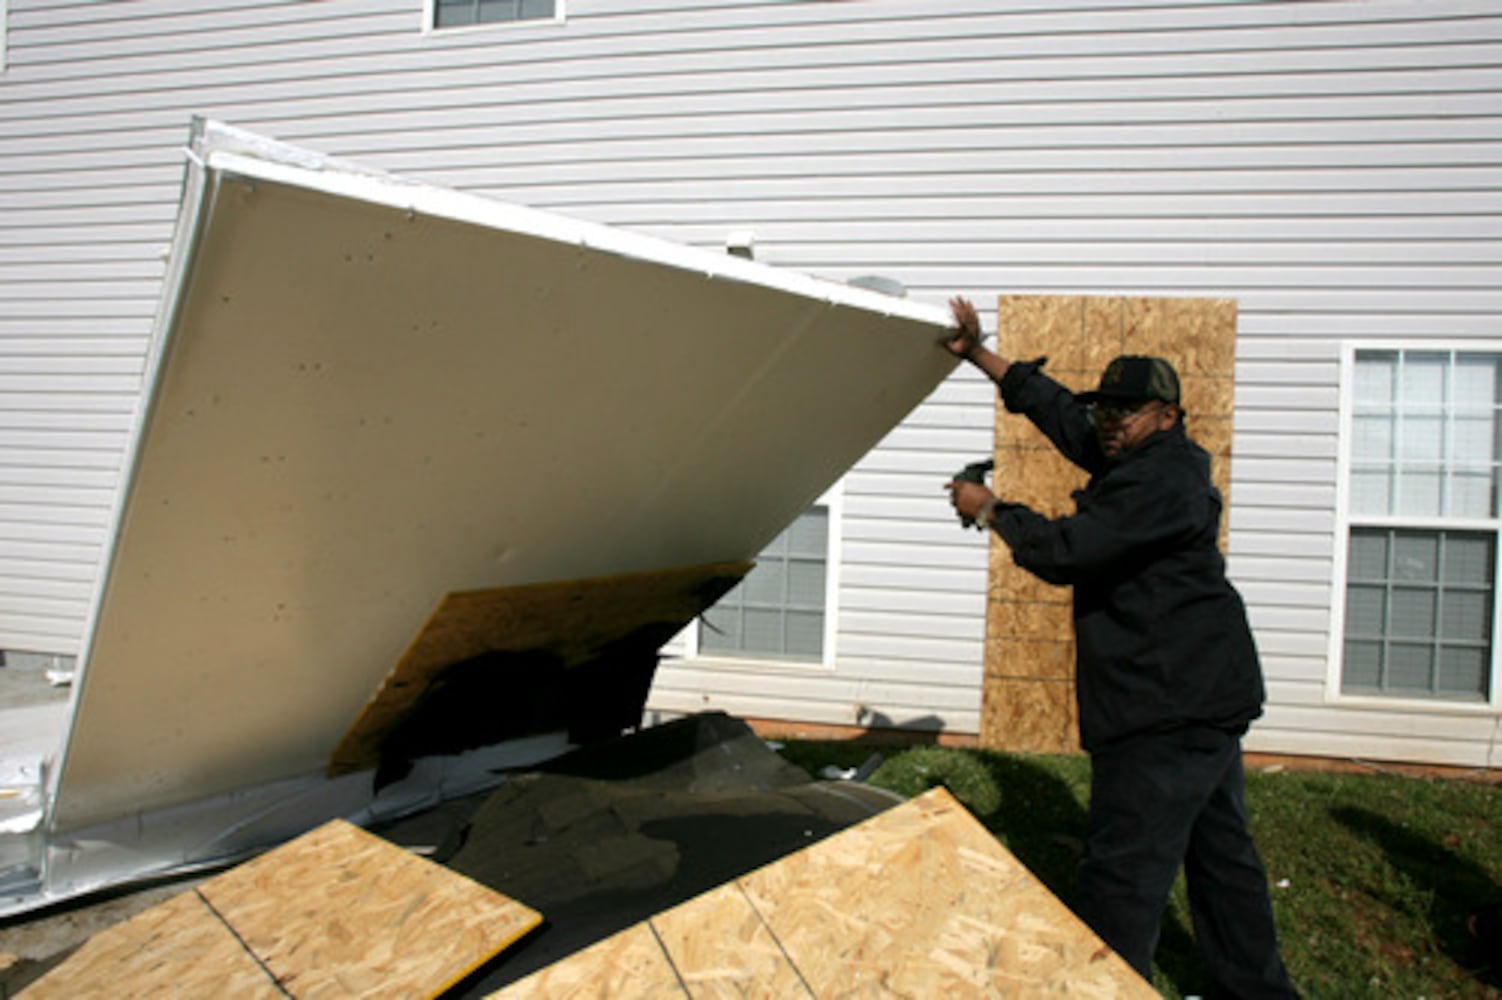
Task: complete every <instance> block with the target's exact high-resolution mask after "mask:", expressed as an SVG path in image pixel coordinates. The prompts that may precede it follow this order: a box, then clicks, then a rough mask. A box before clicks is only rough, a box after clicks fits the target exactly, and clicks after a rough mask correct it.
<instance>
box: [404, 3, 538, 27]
mask: <svg viewBox="0 0 1502 1000" xmlns="http://www.w3.org/2000/svg"><path fill="white" fill-rule="evenodd" d="M431 3H432V5H433V19H432V22H431V23H432V26H433V27H434V28H462V27H467V26H470V25H476V24H501V23H505V22H507V21H552V20H557V19H558V18H560V17H561V16H562V14H563V10H562V0H431Z"/></svg>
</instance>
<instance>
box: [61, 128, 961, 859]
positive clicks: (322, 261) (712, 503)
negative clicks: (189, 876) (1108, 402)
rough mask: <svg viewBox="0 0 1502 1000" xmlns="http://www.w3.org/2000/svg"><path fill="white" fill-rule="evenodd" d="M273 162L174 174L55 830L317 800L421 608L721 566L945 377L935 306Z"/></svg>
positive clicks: (201, 165) (206, 166)
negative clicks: (250, 798)
mask: <svg viewBox="0 0 1502 1000" xmlns="http://www.w3.org/2000/svg"><path fill="white" fill-rule="evenodd" d="M252 138H253V137H252ZM273 145H275V144H271V143H269V142H266V141H265V140H262V141H260V142H259V143H258V142H251V141H248V140H246V139H245V138H244V137H240V138H239V139H238V140H237V145H236V146H234V147H232V148H215V147H213V146H209V147H207V148H200V149H198V150H197V152H198V156H197V159H196V160H195V161H194V162H193V163H192V165H191V166H190V169H189V179H190V182H191V183H190V184H188V185H186V186H185V191H186V192H187V194H188V197H186V198H185V200H184V205H183V212H182V215H181V217H180V228H179V230H178V239H177V240H176V242H175V243H174V255H173V258H172V262H171V267H170V269H169V274H170V275H174V276H175V275H183V276H185V277H184V278H183V280H182V281H181V282H176V281H169V282H168V283H167V287H166V295H165V296H164V302H163V306H162V309H161V311H160V319H159V322H158V326H157V330H156V333H155V336H154V339H153V343H152V347H151V352H150V360H149V365H148V371H147V373H146V385H147V388H146V391H145V394H144V405H143V407H142V411H141V414H140V417H139V421H138V424H137V426H136V428H135V429H134V432H133V434H132V437H131V442H130V449H129V452H128V469H127V472H126V475H125V476H124V477H123V481H124V484H125V486H124V492H123V495H122V497H121V498H120V504H119V508H118V510H117V514H116V519H115V523H114V524H113V525H112V530H111V534H110V546H109V553H108V557H107V560H106V563H107V565H106V568H105V570H104V573H103V580H102V584H101V589H100V591H99V594H98V597H97V598H96V606H95V607H94V608H92V609H91V614H90V622H91V625H90V634H89V635H88V636H87V638H86V642H85V649H86V652H85V654H84V658H83V662H82V663H81V664H80V671H79V677H78V680H77V693H76V703H75V705H76V707H75V710H74V715H73V719H72V725H71V730H70V732H69V735H68V738H67V742H66V749H65V752H64V756H63V759H62V761H61V764H60V769H59V771H60V775H59V777H58V779H57V782H56V795H55V809H54V811H53V814H52V817H51V818H52V821H53V822H54V823H55V825H56V828H57V829H58V830H60V831H65V832H66V831H74V830H77V829H79V828H81V827H84V826H87V825H89V824H92V823H98V822H105V821H109V820H113V819H116V818H118V817H121V816H125V815H133V814H136V813H138V812H143V811H150V810H153V809H159V808H165V807H168V806H172V805H175V804H179V803H185V802H192V801H196V800H199V799H202V798H205V797H208V796H212V795H216V794H221V793H227V792H232V791H234V790H237V789H240V788H244V787H247V786H251V785H255V784H259V783H263V782H271V781H276V780H280V779H284V778H288V777H291V776H300V775H305V774H310V773H314V772H317V771H319V770H320V769H322V768H323V767H324V766H325V765H326V763H327V761H328V759H329V755H330V754H331V753H332V751H333V750H334V748H335V746H336V745H337V744H338V743H339V741H340V740H341V738H342V737H343V735H344V733H345V732H346V730H347V729H348V727H349V724H350V720H352V719H354V718H355V717H356V716H357V715H358V714H359V713H360V711H361V708H362V707H363V706H364V705H365V703H366V702H367V700H368V699H369V698H370V695H371V692H372V691H374V690H376V688H377V687H378V686H379V684H380V683H381V680H382V678H383V677H385V676H386V674H387V673H389V672H390V670H391V669H392V667H393V665H395V664H396V663H397V662H398V661H399V660H400V659H401V657H402V654H403V653H404V652H405V650H406V649H407V647H408V645H409V644H410V643H411V641H412V638H413V636H415V635H417V634H418V632H419V630H420V629H421V628H422V626H423V623H424V622H425V621H426V620H427V618H428V616H429V615H430V614H431V613H432V611H433V608H434V605H435V603H436V602H437V601H438V600H439V599H440V597H441V595H443V594H449V593H464V592H468V591H474V590H487V589H493V588H502V587H514V586H523V585H527V584H532V583H546V582H550V581H557V580H572V579H584V578H589V577H596V576H610V575H614V574H618V573H631V572H642V571H648V570H657V569H664V568H669V567H674V566H695V565H706V564H710V563H718V562H735V561H740V560H745V559H750V558H754V557H755V555H756V554H757V553H758V552H759V551H760V550H761V549H762V547H763V546H764V545H765V544H766V543H768V542H769V541H771V540H772V539H773V538H774V537H776V535H777V533H778V532H779V531H781V530H782V529H783V528H784V527H785V526H786V525H787V524H788V523H790V522H791V521H792V520H793V519H794V518H795V517H797V515H798V514H799V512H800V511H802V510H803V509H804V508H805V507H806V506H807V505H808V504H809V503H810V502H811V501H813V500H814V499H816V498H817V497H818V496H819V495H820V494H821V493H822V492H823V491H824V490H826V489H827V488H828V487H829V485H830V484H831V483H833V482H834V481H835V480H837V479H838V478H839V477H840V476H841V475H842V474H844V472H845V471H846V470H847V469H849V468H850V466H851V465H852V464H854V463H855V461H857V460H858V459H859V458H860V457H861V456H862V455H864V454H865V453H866V452H867V451H869V450H870V448H871V447H872V446H873V445H875V444H876V443H877V442H878V441H880V440H881V438H882V437H883V436H885V435H886V434H887V433H888V432H889V431H890V430H891V428H893V427H894V426H896V425H897V424H898V423H899V422H900V421H901V420H902V419H903V417H905V416H906V415H907V414H908V412H909V411H911V410H912V409H913V407H915V406H916V405H917V404H918V403H920V402H921V401H922V400H923V399H924V398H925V397H926V396H927V395H928V394H929V393H930V392H931V391H932V390H933V389H934V388H935V387H936V386H937V385H938V384H939V383H940V382H942V381H943V379H944V377H945V376H946V375H947V374H948V373H949V372H950V371H952V370H953V368H954V365H955V359H954V358H953V357H952V356H950V355H949V354H948V353H947V352H946V351H944V350H942V349H940V348H938V347H937V346H936V341H937V340H938V339H939V338H940V337H941V336H942V335H943V334H944V332H945V330H946V329H947V328H948V327H949V325H950V320H949V317H948V314H947V310H945V309H944V308H943V307H942V306H940V305H938V304H936V303H920V302H916V301H908V300H901V299H895V298H891V297H889V296H884V295H880V294H877V293H875V292H871V291H865V290H860V289H853V288H849V287H846V286H842V285H838V284H834V283H831V282H823V281H818V280H817V279H814V278H812V277H808V276H805V275H796V274H792V273H790V272H787V271H783V270H779V269H776V268H771V267H768V266H765V265H762V264H758V263H756V262H754V261H745V260H739V259H737V258H732V257H729V256H727V255H725V254H722V253H710V252H706V251H703V250H697V249H694V248H689V247H682V246H676V245H673V244H668V243H664V242H662V241H659V240H652V239H649V238H647V237H644V236H640V235H636V234H630V233H624V232H622V231H619V230H612V229H607V228H605V227H600V226H590V225H587V224H584V223H580V222H577V221H575V220H570V219H565V218H563V217H560V216H556V215H552V214H550V213H542V212H533V211H528V210H526V209H524V208H521V207H519V206H514V205H505V204H502V203H498V202H495V201H490V200H486V199H482V198H479V197H475V196H469V195H464V194H461V193H459V192H453V191H446V190H442V189H437V188H432V187H428V186H425V185H421V184H417V183H412V182H408V181H403V180H400V179H397V178H392V177H387V176H384V175H378V174H374V173H371V172H361V171H356V170H352V169H348V168H347V166H344V165H339V164H333V163H328V162H325V159H324V158H322V157H319V156H318V154H316V153H315V152H311V151H308V150H302V149H290V148H285V149H284V148H283V147H278V149H279V150H283V151H281V152H279V153H277V154H276V155H275V156H272V155H270V154H267V155H262V153H261V150H262V147H269V146H273ZM851 358H859V359H860V363H859V364H851V363H850V359H851Z"/></svg>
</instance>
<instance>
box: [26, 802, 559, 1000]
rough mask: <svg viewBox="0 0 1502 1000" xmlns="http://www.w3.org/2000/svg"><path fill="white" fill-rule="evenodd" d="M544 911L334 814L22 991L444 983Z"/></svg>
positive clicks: (344, 989)
mask: <svg viewBox="0 0 1502 1000" xmlns="http://www.w3.org/2000/svg"><path fill="white" fill-rule="evenodd" d="M541 919H542V918H541V916H540V915H539V914H538V913H536V912H535V911H533V910H531V909H529V908H527V907H525V906H523V905H521V904H520V903H517V902H515V901H513V900H510V899H507V898H506V897H505V896H502V895H501V894H499V893H497V892H493V891H492V890H490V889H487V888H485V887H484V886H482V885H480V884H478V883H476V882H473V881H471V880H469V879H467V878H465V877H464V876H462V875H458V874H456V873H454V872H451V871H448V870H447V869H445V868H442V867H440V866H438V865H435V864H433V863H432V862H429V861H425V860H423V859H422V858H419V857H416V856H415V855H412V854H409V853H408V852H407V851H404V850H402V849H401V848H400V847H396V846H394V845H392V844H389V843H387V842H386V841H384V840H381V839H380V838H379V837H376V836H373V835H371V834H369V833H366V832H365V831H363V830H361V829H360V828H359V827H356V826H353V825H351V824H349V823H346V822H344V821H342V820H334V821H333V822H330V823H327V824H325V825H323V826H321V827H319V828H318V829H316V830H313V831H312V832H310V833H307V834H305V835H303V836H302V837H299V838H297V839H296V840H293V841H291V842H289V843H287V844H284V845H282V846H281V847H279V848H277V849H276V850H273V851H270V852H268V853H266V854H263V855H262V856H260V857H259V858H256V859H255V860H253V861H249V862H246V863H245V864H243V865H240V866H238V867H236V868H232V869H230V870H229V871H227V872H225V873H224V874H222V875H219V876H216V877H215V878H212V879H210V880H208V881H206V882H204V883H202V884H201V885H199V886H198V887H197V889H195V890H192V891H189V892H184V893H182V894H181V895H178V896H174V897H173V898H172V899H169V900H168V901H166V902H165V903H161V904H159V905H157V906H154V907H152V908H151V909H149V910H146V911H145V912H143V913H140V914H137V915H136V916H135V917H133V918H131V919H130V920H128V921H126V922H124V923H122V924H119V925H117V926H115V927H112V928H110V929H109V930H106V931H103V932H101V933H99V934H96V935H94V937H92V938H90V939H89V940H88V941H87V942H85V944H84V945H83V947H82V948H80V949H79V950H78V951H77V952H76V953H74V954H73V955H72V956H71V957H69V958H68V959H67V960H66V961H65V962H63V963H62V964H61V965H60V966H58V967H57V968H56V969H54V970H53V971H52V972H50V973H48V974H47V975H46V976H44V977H43V978H42V979H39V980H38V981H37V982H36V983H34V984H33V985H32V988H31V989H30V990H28V991H27V993H26V995H27V996H28V997H30V996H33V995H34V996H37V997H41V998H47V997H68V998H73V997H93V996H97V997H111V998H114V997H143V998H144V997H153V998H155V997H163V996H171V997H204V998H210V997H212V998H219V997H236V998H239V997H250V998H259V997H288V996H292V997H299V998H302V997H309V998H312V997H382V998H386V997H436V996H438V995H439V994H441V993H443V991H444V990H446V989H448V988H449V987H450V986H452V985H453V984H454V983H456V982H458V981H459V980H460V979H462V978H464V976H466V975H468V974H469V973H470V972H472V971H473V970H474V969H476V968H477V967H478V966H479V965H480V964H481V963H483V962H485V961H486V960H487V959H489V958H491V957H492V956H494V955H495V954H497V953H499V952H500V951H501V950H502V949H504V948H506V947H507V946H508V945H510V944H512V943H513V942H515V941H516V940H518V939H519V938H521V937H522V936H523V935H524V934H526V933H527V932H528V931H529V930H531V929H532V928H533V927H535V926H536V925H537V924H538V923H539V922H540V921H541Z"/></svg>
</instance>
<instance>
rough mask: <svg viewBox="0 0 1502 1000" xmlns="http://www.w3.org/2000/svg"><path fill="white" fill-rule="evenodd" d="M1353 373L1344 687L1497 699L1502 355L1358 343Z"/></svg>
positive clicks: (1385, 693) (1381, 693) (1356, 691)
mask: <svg viewBox="0 0 1502 1000" xmlns="http://www.w3.org/2000/svg"><path fill="white" fill-rule="evenodd" d="M1350 373H1351V377H1350V382H1349V386H1348V398H1349V411H1350V423H1349V425H1348V435H1349V436H1348V440H1349V451H1348V454H1349V459H1348V461H1347V463H1346V474H1345V482H1344V485H1345V495H1346V504H1345V508H1346V509H1345V510H1344V511H1343V512H1342V513H1343V514H1344V517H1343V521H1344V524H1345V539H1344V541H1345V547H1346V565H1345V582H1344V585H1345V603H1344V619H1343V623H1342V630H1341V640H1340V641H1341V644H1342V649H1341V653H1342V655H1341V657H1340V662H1341V665H1340V690H1341V693H1342V694H1347V695H1373V696H1378V697H1387V698H1409V699H1424V700H1446V701H1470V702H1481V703H1488V702H1490V701H1492V700H1493V698H1494V697H1495V695H1496V691H1497V681H1496V674H1497V667H1496V665H1495V664H1496V659H1497V656H1496V653H1497V650H1496V644H1495V642H1494V639H1493V636H1494V633H1495V623H1496V620H1497V611H1498V608H1497V593H1498V583H1497V581H1498V578H1497V572H1498V560H1497V549H1498V537H1499V530H1502V517H1499V514H1502V511H1499V508H1498V486H1499V474H1498V473H1499V468H1502V433H1499V431H1502V411H1499V406H1502V391H1499V386H1502V354H1497V353H1492V352H1485V351H1435V350H1358V351H1356V352H1355V355H1354V359H1353V364H1352V366H1351V368H1350Z"/></svg>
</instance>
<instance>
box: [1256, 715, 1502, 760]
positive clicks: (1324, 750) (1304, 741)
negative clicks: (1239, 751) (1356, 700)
mask: <svg viewBox="0 0 1502 1000" xmlns="http://www.w3.org/2000/svg"><path fill="white" fill-rule="evenodd" d="M1297 724H1298V723H1294V724H1293V726H1296V725H1297ZM1244 745H1245V747H1246V749H1247V750H1249V751H1251V752H1253V753H1280V754H1293V755H1296V756H1310V757H1335V758H1340V759H1350V760H1354V761H1364V762H1372V763H1374V764H1376V763H1377V762H1383V761H1387V762H1395V763H1402V762H1413V761H1417V762H1424V763H1430V764H1438V765H1446V766H1453V767H1469V768H1487V767H1492V768H1495V767H1502V754H1499V753H1497V752H1496V751H1491V752H1489V750H1488V747H1489V745H1488V744H1485V743H1473V742H1451V741H1447V740H1429V739H1412V738H1406V737H1391V738H1387V737H1383V736H1381V735H1379V734H1368V733H1356V734H1344V733H1342V734H1334V733H1324V732H1319V731H1312V732H1311V731H1305V730H1301V729H1298V728H1293V727H1291V726H1290V725H1282V724H1279V725H1274V724H1273V722H1272V720H1263V721H1262V722H1259V723H1257V724H1256V725H1255V726H1253V728H1252V730H1251V732H1250V733H1249V734H1248V735H1247V737H1246V739H1245V741H1244Z"/></svg>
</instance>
